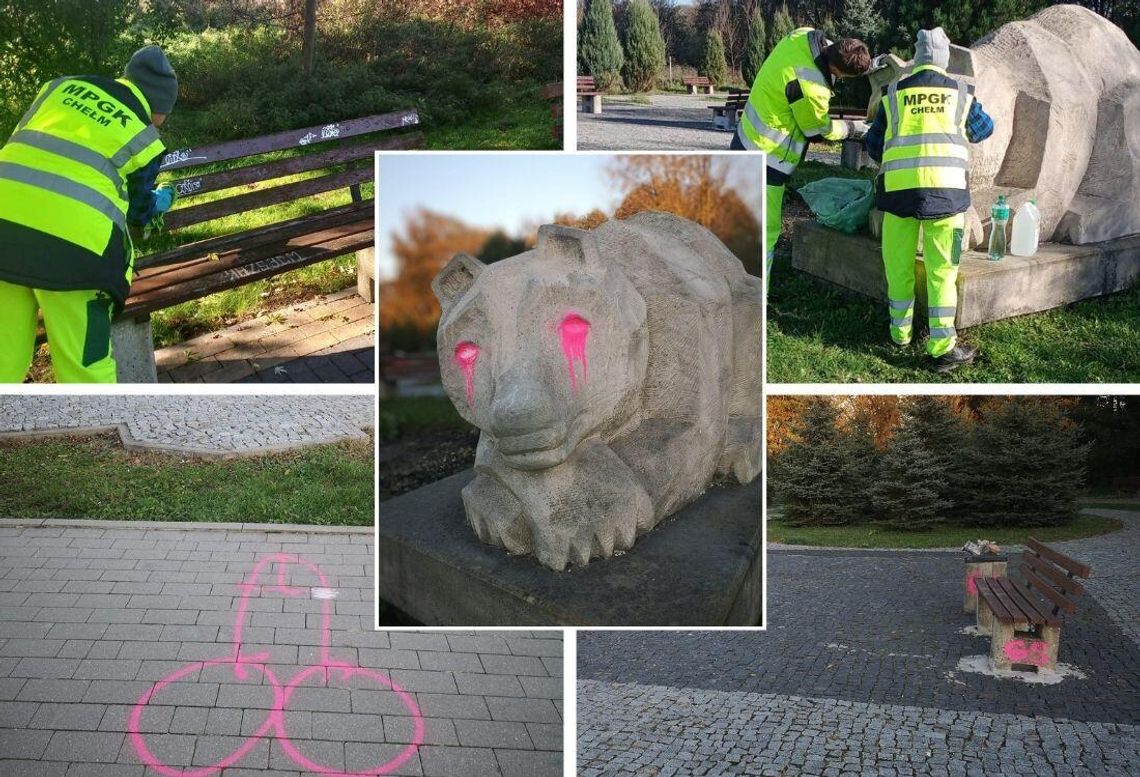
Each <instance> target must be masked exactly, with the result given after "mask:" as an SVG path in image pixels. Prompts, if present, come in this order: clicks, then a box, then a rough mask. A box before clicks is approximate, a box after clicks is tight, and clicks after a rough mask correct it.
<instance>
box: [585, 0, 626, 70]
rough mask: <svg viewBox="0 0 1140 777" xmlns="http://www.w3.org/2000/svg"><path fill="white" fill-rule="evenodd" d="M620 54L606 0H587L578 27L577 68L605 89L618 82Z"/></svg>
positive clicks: (612, 17) (608, 2) (620, 63)
mask: <svg viewBox="0 0 1140 777" xmlns="http://www.w3.org/2000/svg"><path fill="white" fill-rule="evenodd" d="M622 61H623V56H622V52H621V42H620V41H618V34H617V28H616V27H615V26H614V11H613V7H612V6H611V5H610V0H589V5H587V6H586V15H585V17H584V18H583V19H582V26H581V27H580V28H579V29H578V67H579V69H580V70H581V71H582V72H583V73H588V74H589V75H592V76H593V77H594V82H595V83H596V84H597V86H598V88H599V89H601V90H603V91H605V90H609V89H613V88H614V87H617V86H620V85H621V66H622Z"/></svg>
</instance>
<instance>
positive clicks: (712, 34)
mask: <svg viewBox="0 0 1140 777" xmlns="http://www.w3.org/2000/svg"><path fill="white" fill-rule="evenodd" d="M701 69H702V70H703V71H704V74H705V75H706V76H708V77H709V81H711V82H712V85H713V88H714V89H715V88H716V87H718V86H720V85H721V84H723V83H724V82H725V81H727V80H728V62H727V61H725V58H724V40H722V39H721V37H720V32H718V31H717V30H709V33H708V35H707V36H706V37H705V59H704V66H703V67H702V68H701Z"/></svg>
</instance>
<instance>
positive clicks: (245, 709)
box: [0, 520, 562, 777]
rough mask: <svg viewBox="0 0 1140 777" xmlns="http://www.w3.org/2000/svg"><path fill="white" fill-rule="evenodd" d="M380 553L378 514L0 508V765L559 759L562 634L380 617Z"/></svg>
mask: <svg viewBox="0 0 1140 777" xmlns="http://www.w3.org/2000/svg"><path fill="white" fill-rule="evenodd" d="M372 560H373V546H372V530H371V529H353V528H339V527H303V526H283V527H272V526H252V525H250V526H246V527H244V528H242V527H233V526H223V525H205V526H202V525H199V526H195V527H177V528H170V527H169V526H168V525H162V524H148V523H131V522H90V521H80V522H67V521H30V522H22V521H18V520H6V521H0V774H3V775H21V777H22V776H23V775H52V776H55V775H59V776H60V777H79V776H80V775H107V777H111V776H112V775H113V776H114V777H143V776H144V775H153V774H182V773H189V774H194V775H199V777H207V775H211V774H223V773H222V772H221V771H220V770H221V769H222V768H223V767H227V768H225V771H224V774H223V777H226V776H228V775H232V776H233V777H250V776H252V775H257V776H258V777H300V775H308V774H316V773H320V774H323V775H326V776H327V775H337V774H343V773H347V772H353V771H364V772H366V773H368V774H399V775H422V776H423V777H480V776H483V775H485V776H486V777H516V776H517V777H545V776H546V775H561V774H562V767H561V748H562V723H561V721H562V709H561V696H562V680H561V671H562V658H561V654H562V642H561V633H560V632H557V631H554V632H552V631H535V632H522V631H514V632H459V631H452V632H430V633H429V632H415V631H408V632H395V631H387V632H384V631H381V632H377V631H372V630H371V624H372V623H373V619H374V617H375V614H374V610H373V605H372V591H373V581H372V573H371V570H372ZM148 767H149V768H148Z"/></svg>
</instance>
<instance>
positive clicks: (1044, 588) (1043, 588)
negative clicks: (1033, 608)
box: [1020, 564, 1077, 615]
mask: <svg viewBox="0 0 1140 777" xmlns="http://www.w3.org/2000/svg"><path fill="white" fill-rule="evenodd" d="M1020 569H1021V574H1022V575H1023V576H1024V577H1025V579H1026V580H1027V581H1028V582H1029V583H1030V584H1031V585H1032V586H1033V587H1034V589H1035V590H1036V591H1037V593H1038V594H1040V595H1041V596H1044V597H1045V598H1046V599H1048V600H1049V601H1051V602H1052V603H1053V604H1055V605H1057V606H1058V607H1060V608H1061V609H1062V610H1064V611H1065V612H1067V613H1069V614H1070V615H1072V614H1073V613H1074V612H1076V611H1077V604H1076V602H1073V601H1071V600H1069V599H1068V598H1067V597H1065V595H1064V594H1062V593H1061V592H1060V591H1057V590H1055V589H1054V588H1053V586H1051V585H1049V584H1048V583H1046V582H1045V581H1044V580H1042V579H1041V578H1040V577H1039V576H1038V575H1037V574H1036V573H1035V572H1034V571H1033V569H1032V567H1030V566H1029V565H1028V564H1022V565H1021V567H1020Z"/></svg>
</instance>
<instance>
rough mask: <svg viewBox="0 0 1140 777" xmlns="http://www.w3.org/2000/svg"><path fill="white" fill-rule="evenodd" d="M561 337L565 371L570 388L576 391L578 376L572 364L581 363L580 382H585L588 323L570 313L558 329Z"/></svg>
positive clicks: (588, 334)
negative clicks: (568, 377) (567, 373)
mask: <svg viewBox="0 0 1140 777" xmlns="http://www.w3.org/2000/svg"><path fill="white" fill-rule="evenodd" d="M559 333H560V334H561V336H562V354H563V355H564V356H565V357H566V370H567V371H568V372H569V373H570V388H571V390H573V391H575V392H577V391H578V376H577V375H576V374H575V372H574V364H575V363H576V362H581V363H582V382H583V383H585V382H586V339H587V338H588V337H589V336H590V322H589V321H587V320H586V319H584V318H582V317H581V316H579V315H578V314H577V313H571V314H570V315H568V316H566V318H564V319H562V324H561V326H560V327H559Z"/></svg>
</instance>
